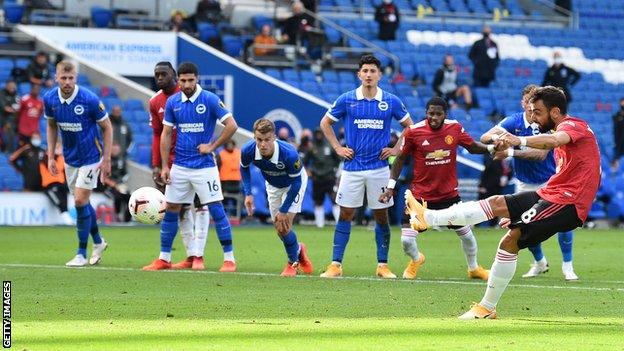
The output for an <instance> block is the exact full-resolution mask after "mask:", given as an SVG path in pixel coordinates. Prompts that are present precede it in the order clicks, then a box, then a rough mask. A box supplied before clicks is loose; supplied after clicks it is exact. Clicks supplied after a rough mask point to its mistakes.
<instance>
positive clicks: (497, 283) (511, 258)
mask: <svg viewBox="0 0 624 351" xmlns="http://www.w3.org/2000/svg"><path fill="white" fill-rule="evenodd" d="M517 262H518V255H517V254H512V253H509V252H507V251H505V250H503V249H498V251H497V252H496V258H495V259H494V263H493V264H492V269H491V270H490V277H489V279H488V282H487V289H486V290H485V295H484V296H483V299H482V300H481V302H479V304H480V305H481V306H483V307H485V308H487V309H488V310H493V309H494V308H495V307H496V304H497V303H498V300H500V298H501V296H502V295H503V292H504V291H505V289H506V288H507V285H508V284H509V282H510V281H511V278H513V276H514V274H515V273H516V263H517Z"/></svg>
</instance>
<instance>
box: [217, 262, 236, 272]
mask: <svg viewBox="0 0 624 351" xmlns="http://www.w3.org/2000/svg"><path fill="white" fill-rule="evenodd" d="M219 272H221V273H232V272H236V262H234V261H223V265H222V266H221V268H219Z"/></svg>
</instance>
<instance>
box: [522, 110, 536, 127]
mask: <svg viewBox="0 0 624 351" xmlns="http://www.w3.org/2000/svg"><path fill="white" fill-rule="evenodd" d="M522 120H523V121H524V129H527V128H529V127H531V128H532V129H539V125H538V124H537V123H535V122H533V123H529V120H528V119H527V115H526V112H522Z"/></svg>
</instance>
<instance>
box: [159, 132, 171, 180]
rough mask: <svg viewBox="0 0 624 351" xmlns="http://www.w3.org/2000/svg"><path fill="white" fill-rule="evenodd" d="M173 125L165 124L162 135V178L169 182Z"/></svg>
mask: <svg viewBox="0 0 624 351" xmlns="http://www.w3.org/2000/svg"><path fill="white" fill-rule="evenodd" d="M172 134H173V126H170V125H163V131H162V134H161V135H160V169H161V171H160V179H162V180H163V181H164V182H165V183H167V184H169V182H170V179H169V150H170V149H171V135H172Z"/></svg>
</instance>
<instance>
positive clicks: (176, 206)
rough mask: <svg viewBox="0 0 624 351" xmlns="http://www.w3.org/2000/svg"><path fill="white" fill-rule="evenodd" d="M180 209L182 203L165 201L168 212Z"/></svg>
mask: <svg viewBox="0 0 624 351" xmlns="http://www.w3.org/2000/svg"><path fill="white" fill-rule="evenodd" d="M181 209H182V204H172V203H169V202H167V211H168V212H180V210H181Z"/></svg>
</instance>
